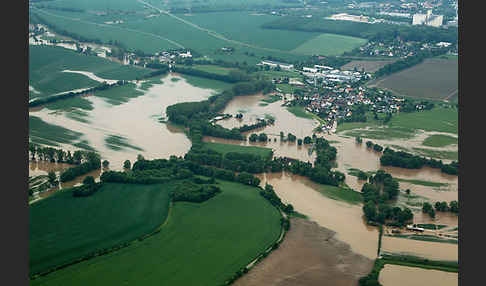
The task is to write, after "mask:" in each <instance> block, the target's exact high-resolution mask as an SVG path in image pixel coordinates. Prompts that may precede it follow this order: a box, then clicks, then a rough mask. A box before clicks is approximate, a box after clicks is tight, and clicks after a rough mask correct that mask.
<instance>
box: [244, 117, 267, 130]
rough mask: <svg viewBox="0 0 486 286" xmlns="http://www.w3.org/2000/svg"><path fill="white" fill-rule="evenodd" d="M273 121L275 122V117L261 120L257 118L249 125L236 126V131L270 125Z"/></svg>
mask: <svg viewBox="0 0 486 286" xmlns="http://www.w3.org/2000/svg"><path fill="white" fill-rule="evenodd" d="M273 123H275V119H273V118H269V119H263V120H259V121H258V122H257V123H255V124H251V125H247V124H244V125H243V126H241V127H240V128H238V131H240V132H247V131H250V130H253V129H258V128H262V127H265V126H267V125H271V124H273Z"/></svg>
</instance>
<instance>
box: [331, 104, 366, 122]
mask: <svg viewBox="0 0 486 286" xmlns="http://www.w3.org/2000/svg"><path fill="white" fill-rule="evenodd" d="M366 110H367V108H366V106H365V105H364V104H359V105H358V106H356V107H355V108H354V109H353V110H352V112H351V115H350V116H346V117H344V118H342V119H339V120H338V123H343V122H366V120H367V119H366Z"/></svg>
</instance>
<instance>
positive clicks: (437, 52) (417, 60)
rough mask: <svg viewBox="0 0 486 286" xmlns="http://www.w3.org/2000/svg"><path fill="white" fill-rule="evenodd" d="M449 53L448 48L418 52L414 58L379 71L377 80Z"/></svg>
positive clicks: (386, 66)
mask: <svg viewBox="0 0 486 286" xmlns="http://www.w3.org/2000/svg"><path fill="white" fill-rule="evenodd" d="M447 51H448V49H447V48H440V49H436V50H424V51H420V52H417V53H416V54H415V55H413V56H409V57H406V58H404V59H399V60H398V61H395V62H393V63H390V64H387V65H385V66H383V67H382V68H380V69H379V70H377V71H376V72H375V74H374V76H375V78H379V77H382V76H386V75H389V74H392V73H396V72H399V71H402V70H405V69H408V68H410V67H412V66H415V65H418V64H420V63H422V62H423V61H424V60H425V59H427V58H431V57H435V56H438V55H442V54H445V53H446V52H447Z"/></svg>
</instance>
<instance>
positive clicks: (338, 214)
mask: <svg viewBox="0 0 486 286" xmlns="http://www.w3.org/2000/svg"><path fill="white" fill-rule="evenodd" d="M259 177H260V179H261V180H262V183H261V184H262V185H265V183H268V184H270V185H272V186H273V187H274V189H275V192H276V193H277V195H278V196H279V197H280V198H281V199H282V201H283V202H284V203H286V204H288V203H291V204H292V205H293V207H294V209H295V210H297V211H298V212H300V213H303V214H305V215H306V216H308V217H309V219H310V220H311V221H315V222H317V223H318V224H319V225H320V226H322V227H325V228H329V229H332V230H333V231H335V232H336V233H337V234H336V239H338V240H341V241H343V242H345V243H347V244H349V245H350V247H351V249H352V251H354V252H356V253H358V254H361V255H364V256H366V257H368V258H375V257H376V255H377V251H378V229H377V228H376V227H372V226H369V225H367V224H366V222H365V220H364V218H363V211H362V210H361V206H360V205H350V204H348V203H344V202H340V201H336V200H333V199H330V198H328V197H326V196H324V195H322V194H321V193H319V190H320V188H322V187H323V186H322V185H318V184H316V183H313V182H312V181H310V180H309V179H308V178H306V177H302V176H298V175H293V174H288V173H285V172H283V173H273V174H263V175H260V176H259Z"/></svg>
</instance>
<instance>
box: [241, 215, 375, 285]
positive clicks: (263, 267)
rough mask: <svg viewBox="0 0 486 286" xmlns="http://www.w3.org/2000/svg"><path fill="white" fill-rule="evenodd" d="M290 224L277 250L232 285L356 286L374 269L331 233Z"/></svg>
mask: <svg viewBox="0 0 486 286" xmlns="http://www.w3.org/2000/svg"><path fill="white" fill-rule="evenodd" d="M290 223H291V228H290V230H289V231H288V232H287V234H286V236H285V239H284V240H283V242H282V243H281V244H280V246H279V248H278V249H276V250H274V251H273V252H271V253H270V254H269V256H268V257H266V258H265V259H264V260H262V261H261V262H260V263H258V264H257V265H256V266H255V267H253V268H252V269H251V270H250V271H249V272H248V273H247V274H245V275H244V276H243V277H241V278H240V279H238V280H236V282H235V283H234V284H235V285H237V286H246V285H269V286H270V285H272V286H286V285H288V286H291V285H292V286H293V285H306V286H313V285H316V286H317V285H336V286H340V285H343V286H345V285H346V286H347V285H357V284H358V280H359V278H361V277H362V276H365V275H367V274H368V273H369V272H370V270H371V268H372V267H373V260H371V259H369V258H366V257H364V256H362V255H359V254H356V253H354V252H352V251H351V250H350V248H349V245H347V244H345V243H343V242H341V241H339V240H337V239H336V238H335V232H334V231H332V230H330V229H327V228H324V227H321V226H319V225H318V224H317V223H315V222H311V221H308V220H305V219H300V218H292V219H291V221H290ZM324 281H325V283H323V282H324Z"/></svg>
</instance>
